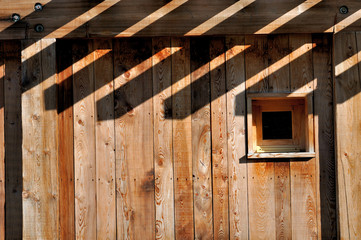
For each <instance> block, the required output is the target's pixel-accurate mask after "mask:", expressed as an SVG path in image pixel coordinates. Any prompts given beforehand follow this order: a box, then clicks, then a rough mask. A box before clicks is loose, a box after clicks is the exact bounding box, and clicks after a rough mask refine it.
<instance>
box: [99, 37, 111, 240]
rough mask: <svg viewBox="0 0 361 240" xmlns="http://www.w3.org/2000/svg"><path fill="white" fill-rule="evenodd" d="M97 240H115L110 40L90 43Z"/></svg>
mask: <svg viewBox="0 0 361 240" xmlns="http://www.w3.org/2000/svg"><path fill="white" fill-rule="evenodd" d="M93 46H94V58H95V59H97V60H96V61H95V62H94V84H95V96H94V97H95V102H98V101H99V100H100V99H103V98H104V99H105V100H104V101H102V102H101V103H102V104H101V105H98V104H97V105H96V106H97V108H96V116H97V119H96V124H95V147H96V149H95V151H96V181H97V186H96V188H97V189H96V196H97V201H96V202H97V211H96V214H97V239H115V238H116V217H115V214H116V208H115V151H114V149H115V135H114V96H113V92H114V89H113V55H112V52H111V51H112V41H111V40H93Z"/></svg>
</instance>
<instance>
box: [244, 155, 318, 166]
mask: <svg viewBox="0 0 361 240" xmlns="http://www.w3.org/2000/svg"><path fill="white" fill-rule="evenodd" d="M315 156H316V153H314V152H295V153H293V152H291V153H262V152H261V153H249V154H248V155H247V158H249V159H263V158H295V160H297V158H300V159H299V160H301V161H302V158H313V157H315ZM283 168H284V166H283Z"/></svg>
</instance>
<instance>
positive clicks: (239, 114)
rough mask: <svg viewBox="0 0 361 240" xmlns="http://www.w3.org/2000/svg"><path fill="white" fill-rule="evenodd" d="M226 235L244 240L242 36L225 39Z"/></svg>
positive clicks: (244, 174)
mask: <svg viewBox="0 0 361 240" xmlns="http://www.w3.org/2000/svg"><path fill="white" fill-rule="evenodd" d="M226 49H227V51H226V61H227V63H226V84H227V86H226V87H227V135H228V151H227V153H228V176H229V224H230V226H229V228H230V229H229V234H230V238H231V239H248V199H247V195H248V190H247V163H246V136H245V135H246V134H245V133H246V125H245V120H246V119H245V118H246V116H245V115H246V112H245V109H246V101H245V96H246V93H245V90H246V89H245V63H244V50H245V45H244V36H235V37H233V36H231V37H226Z"/></svg>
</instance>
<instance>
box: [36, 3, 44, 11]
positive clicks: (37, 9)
mask: <svg viewBox="0 0 361 240" xmlns="http://www.w3.org/2000/svg"><path fill="white" fill-rule="evenodd" d="M34 10H35V11H42V10H43V5H42V4H41V3H35V5H34Z"/></svg>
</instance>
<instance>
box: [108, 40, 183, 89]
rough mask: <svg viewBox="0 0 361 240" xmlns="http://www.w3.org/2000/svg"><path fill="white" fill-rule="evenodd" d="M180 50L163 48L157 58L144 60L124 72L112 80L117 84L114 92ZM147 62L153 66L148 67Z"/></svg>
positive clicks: (179, 48) (177, 48)
mask: <svg viewBox="0 0 361 240" xmlns="http://www.w3.org/2000/svg"><path fill="white" fill-rule="evenodd" d="M181 49H182V47H167V48H164V49H162V50H161V51H159V52H157V53H156V54H155V55H157V56H158V57H154V56H151V57H150V58H148V59H146V60H144V61H143V62H141V63H139V64H138V65H136V66H135V67H133V68H131V69H129V70H128V71H126V72H125V73H123V74H122V75H120V76H118V77H116V78H115V79H114V81H115V82H116V83H118V84H117V86H115V88H114V90H116V89H118V88H120V87H122V86H123V85H124V84H126V83H127V82H129V81H131V80H133V79H135V78H137V77H138V76H140V75H141V74H143V73H144V72H146V71H148V70H149V69H151V68H152V67H153V66H154V65H157V64H158V63H160V62H161V61H163V60H164V59H166V58H168V57H170V56H171V55H172V54H174V53H176V52H178V51H180V50H181ZM149 61H151V62H153V65H149Z"/></svg>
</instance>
